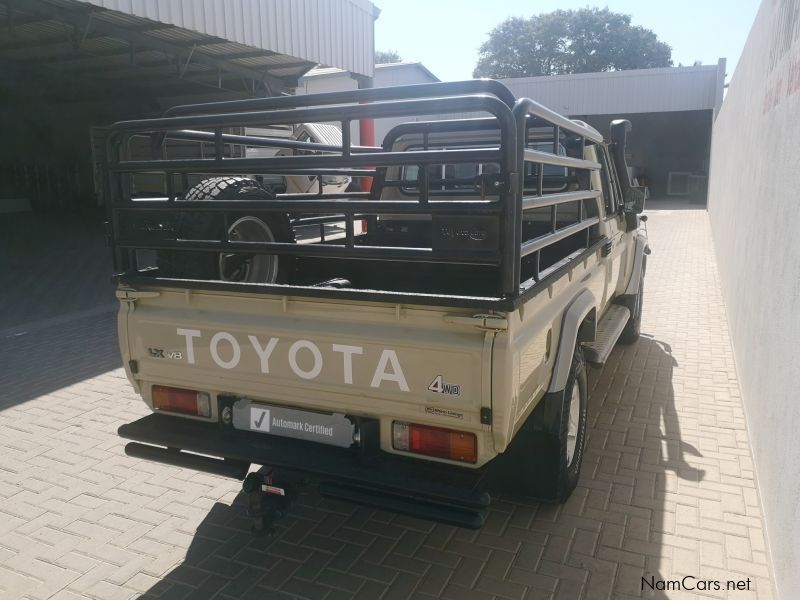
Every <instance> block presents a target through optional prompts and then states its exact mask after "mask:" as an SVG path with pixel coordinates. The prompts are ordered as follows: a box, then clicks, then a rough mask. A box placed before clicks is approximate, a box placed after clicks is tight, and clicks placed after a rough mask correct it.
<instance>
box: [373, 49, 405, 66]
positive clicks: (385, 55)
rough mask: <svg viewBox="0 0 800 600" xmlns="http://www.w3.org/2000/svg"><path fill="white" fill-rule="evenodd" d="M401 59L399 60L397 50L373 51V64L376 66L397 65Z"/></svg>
mask: <svg viewBox="0 0 800 600" xmlns="http://www.w3.org/2000/svg"><path fill="white" fill-rule="evenodd" d="M402 61H403V59H402V58H400V54H399V53H398V52H397V50H376V51H375V64H376V65H384V64H386V63H398V62H402Z"/></svg>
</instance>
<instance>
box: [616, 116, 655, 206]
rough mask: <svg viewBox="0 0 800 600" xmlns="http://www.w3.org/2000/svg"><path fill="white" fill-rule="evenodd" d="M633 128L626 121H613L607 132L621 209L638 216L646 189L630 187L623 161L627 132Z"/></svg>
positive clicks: (645, 196) (626, 164) (624, 161)
mask: <svg viewBox="0 0 800 600" xmlns="http://www.w3.org/2000/svg"><path fill="white" fill-rule="evenodd" d="M632 128H633V125H631V122H630V121H628V120H627V119H615V120H613V121H611V126H610V127H609V130H610V132H611V144H609V150H611V158H612V160H613V161H614V168H615V169H616V172H617V180H618V181H619V185H620V188H621V189H622V203H623V209H624V211H625V212H626V213H631V214H635V215H638V214H640V213H642V212H643V211H644V203H645V200H647V188H645V187H642V186H638V185H632V184H631V177H630V174H629V173H628V162H627V160H626V159H625V148H626V145H627V142H628V132H629V131H630V130H631V129H632Z"/></svg>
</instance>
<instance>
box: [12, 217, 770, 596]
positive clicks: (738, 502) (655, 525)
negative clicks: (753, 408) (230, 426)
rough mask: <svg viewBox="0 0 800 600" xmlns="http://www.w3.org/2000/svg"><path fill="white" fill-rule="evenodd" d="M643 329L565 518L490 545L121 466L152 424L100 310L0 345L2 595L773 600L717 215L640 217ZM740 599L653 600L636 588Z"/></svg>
mask: <svg viewBox="0 0 800 600" xmlns="http://www.w3.org/2000/svg"><path fill="white" fill-rule="evenodd" d="M649 227H650V234H651V243H652V247H653V254H652V256H651V257H650V261H649V263H648V272H647V286H646V288H645V289H646V299H645V314H644V322H643V327H642V329H643V332H644V333H645V336H644V337H643V338H642V339H641V340H640V341H639V342H638V343H637V344H636V345H634V346H632V347H628V348H625V349H624V350H622V349H617V350H615V351H614V354H613V355H612V358H611V360H610V362H609V364H608V365H607V366H606V367H605V369H604V370H603V371H602V372H600V371H591V372H590V386H591V388H592V397H591V402H590V407H589V411H590V429H589V441H588V446H589V447H588V451H587V454H586V458H585V462H584V466H583V473H582V476H581V481H580V484H579V487H578V489H577V490H576V492H575V494H574V495H573V496H572V498H571V499H570V500H569V502H567V503H566V504H565V505H563V506H552V505H544V504H537V503H532V502H525V501H523V500H519V499H512V498H502V499H499V500H498V501H497V502H495V504H494V505H493V507H492V510H491V514H490V517H489V520H488V523H487V525H486V526H485V527H484V528H483V529H482V530H481V531H478V532H472V531H463V530H458V529H455V528H453V527H447V526H441V525H432V524H429V523H427V522H422V521H418V520H415V519H410V518H405V517H399V516H394V515H391V514H387V513H384V512H381V511H377V510H371V509H365V508H358V507H353V506H350V505H345V504H339V503H335V502H331V501H327V500H322V499H320V498H319V497H318V496H317V495H316V494H314V493H313V492H311V491H308V492H306V493H304V494H303V496H302V498H301V502H300V505H299V506H298V507H297V509H296V510H295V511H294V512H293V514H291V515H290V516H289V517H288V518H287V519H286V520H285V521H284V522H283V523H282V524H281V525H280V526H279V529H278V532H277V534H276V535H275V536H274V537H270V538H255V537H253V536H252V535H251V534H250V533H249V523H248V521H247V520H246V518H245V516H244V510H245V508H244V505H243V502H242V498H241V497H240V496H239V495H238V494H237V492H238V489H239V488H238V485H237V483H236V482H232V481H230V480H226V479H221V478H216V477H213V476H209V475H204V474H198V473H194V472H191V471H187V470H182V469H178V468H173V467H167V466H160V465H156V464H151V463H147V462H142V461H138V460H135V459H132V458H128V457H126V456H125V455H124V454H123V452H122V446H123V443H122V441H121V440H119V439H118V438H117V437H116V436H115V433H114V432H115V430H116V428H117V427H118V426H119V425H120V424H122V423H123V422H126V421H130V420H132V419H135V418H137V417H139V416H141V415H144V414H145V409H144V407H143V405H142V404H141V403H140V401H138V400H137V399H136V398H135V397H134V395H133V394H132V393H131V391H130V390H129V388H128V385H127V382H126V380H125V378H124V374H123V372H122V371H121V370H120V369H119V360H118V358H117V350H116V340H115V319H114V314H113V312H110V311H108V310H107V309H103V308H102V307H100V308H98V309H96V310H94V311H90V312H89V313H83V314H82V316H79V317H77V318H64V319H55V320H51V321H44V322H38V323H34V324H33V325H32V326H29V327H21V328H19V327H18V328H16V329H13V330H9V329H6V330H5V331H4V332H0V360H1V361H2V362H0V596H2V597H7V598H14V599H16V598H51V597H53V598H85V597H88V598H131V597H139V596H141V595H144V596H145V597H148V598H150V597H153V598H155V597H158V598H207V597H212V596H213V597H219V598H269V599H272V598H311V599H316V598H320V599H323V598H324V599H326V600H333V599H336V598H350V597H357V598H367V599H372V598H383V599H388V598H436V597H441V598H452V599H457V600H466V599H469V598H486V599H491V598H503V599H505V598H513V599H518V598H563V599H573V598H587V599H588V598H615V599H617V598H619V599H624V598H633V597H652V596H655V597H662V598H663V597H677V598H686V597H691V596H693V595H698V596H704V595H705V596H710V597H730V598H735V599H745V598H755V597H758V598H769V597H771V589H772V588H771V582H770V575H769V568H768V558H767V555H766V551H765V546H764V538H763V533H762V520H761V512H760V504H759V499H758V495H757V493H756V488H755V485H754V479H753V466H752V462H751V459H750V448H749V444H748V438H747V432H746V429H745V423H744V415H743V412H742V406H741V400H740V398H739V390H738V384H737V381H736V375H735V371H734V365H733V357H732V353H731V348H730V345H729V340H728V330H727V324H726V320H725V312H724V308H723V306H722V304H721V299H720V294H719V289H718V282H717V270H716V267H715V262H714V258H713V255H712V246H711V242H710V231H709V227H708V220H707V217H706V213H705V212H704V211H699V210H674V211H664V210H662V211H655V212H652V213H651V218H650V222H649ZM683 575H692V576H694V577H696V578H698V579H712V580H720V581H722V582H723V586H724V585H725V582H726V581H727V580H746V579H748V578H749V579H750V585H749V587H750V591H736V592H726V591H724V590H723V591H720V592H714V591H712V592H693V593H692V592H674V591H666V592H661V591H659V592H652V591H650V589H649V588H646V590H645V591H644V592H643V591H642V577H643V576H644V577H646V578H648V579H649V578H650V577H651V576H652V577H654V578H655V580H656V581H657V580H665V579H674V578H679V577H682V576H683Z"/></svg>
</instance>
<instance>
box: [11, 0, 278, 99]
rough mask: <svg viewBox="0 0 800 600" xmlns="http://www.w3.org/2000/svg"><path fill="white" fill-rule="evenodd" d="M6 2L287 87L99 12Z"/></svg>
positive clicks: (39, 0) (34, 1)
mask: <svg viewBox="0 0 800 600" xmlns="http://www.w3.org/2000/svg"><path fill="white" fill-rule="evenodd" d="M6 2H7V4H8V6H9V7H12V6H13V8H14V9H15V10H17V11H19V12H24V13H27V14H34V15H37V16H42V17H49V18H51V19H55V20H58V21H61V22H64V23H68V24H70V25H73V26H74V27H77V28H80V29H82V30H83V31H85V32H89V31H92V32H96V33H102V34H105V35H107V36H111V37H115V38H120V39H123V40H129V41H131V42H133V43H134V44H135V45H136V46H137V47H141V48H149V49H153V50H159V51H161V52H165V53H167V54H172V55H175V56H180V57H181V58H182V59H184V60H187V59H188V58H189V57H190V55H191V59H192V61H194V62H198V63H201V64H205V65H207V66H210V67H213V68H215V69H222V70H224V71H228V72H230V73H234V74H236V75H238V76H240V77H245V78H247V79H252V80H254V81H260V82H262V83H265V84H268V85H269V86H275V87H278V88H279V89H280V88H284V87H286V82H284V81H283V80H282V79H280V78H278V77H274V76H272V75H269V74H268V73H266V72H262V71H258V70H256V69H252V68H248V67H243V66H241V65H236V64H234V63H231V62H228V61H226V60H224V59H221V58H216V57H213V56H211V55H208V54H203V53H202V52H197V51H195V52H192V48H191V47H187V46H182V45H179V44H176V43H172V42H167V41H164V40H160V39H158V38H154V37H152V36H148V35H146V34H144V33H139V32H137V31H134V30H131V29H129V28H126V27H122V26H119V25H116V24H114V23H109V22H108V21H103V20H102V19H97V18H92V14H97V13H96V12H93V13H90V14H88V15H87V14H84V13H79V12H75V11H72V10H68V9H65V8H62V7H60V6H55V5H52V4H48V3H46V2H44V1H43V0H6ZM100 14H101V13H100ZM189 44H191V45H196V44H195V43H194V42H189Z"/></svg>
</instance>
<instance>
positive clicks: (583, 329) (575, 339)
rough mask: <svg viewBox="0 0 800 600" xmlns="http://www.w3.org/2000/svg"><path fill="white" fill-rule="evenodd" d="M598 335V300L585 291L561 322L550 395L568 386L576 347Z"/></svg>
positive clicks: (548, 389)
mask: <svg viewBox="0 0 800 600" xmlns="http://www.w3.org/2000/svg"><path fill="white" fill-rule="evenodd" d="M596 334H597V300H596V299H595V297H594V294H592V292H590V291H589V290H583V291H582V292H581V293H580V294H578V295H577V296H576V297H575V298H573V300H572V301H571V302H570V303H569V304H568V305H567V308H566V310H565V311H564V317H563V319H562V321H561V335H560V336H559V340H558V349H557V350H556V357H555V361H554V363H553V375H552V377H551V378H550V386H549V387H548V388H547V391H548V393H554V392H560V391H562V390H563V389H564V387H565V386H566V385H567V377H568V376H569V370H570V366H571V365H572V357H573V355H574V354H575V345H576V344H580V343H582V342H592V341H594V339H595V336H596Z"/></svg>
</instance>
